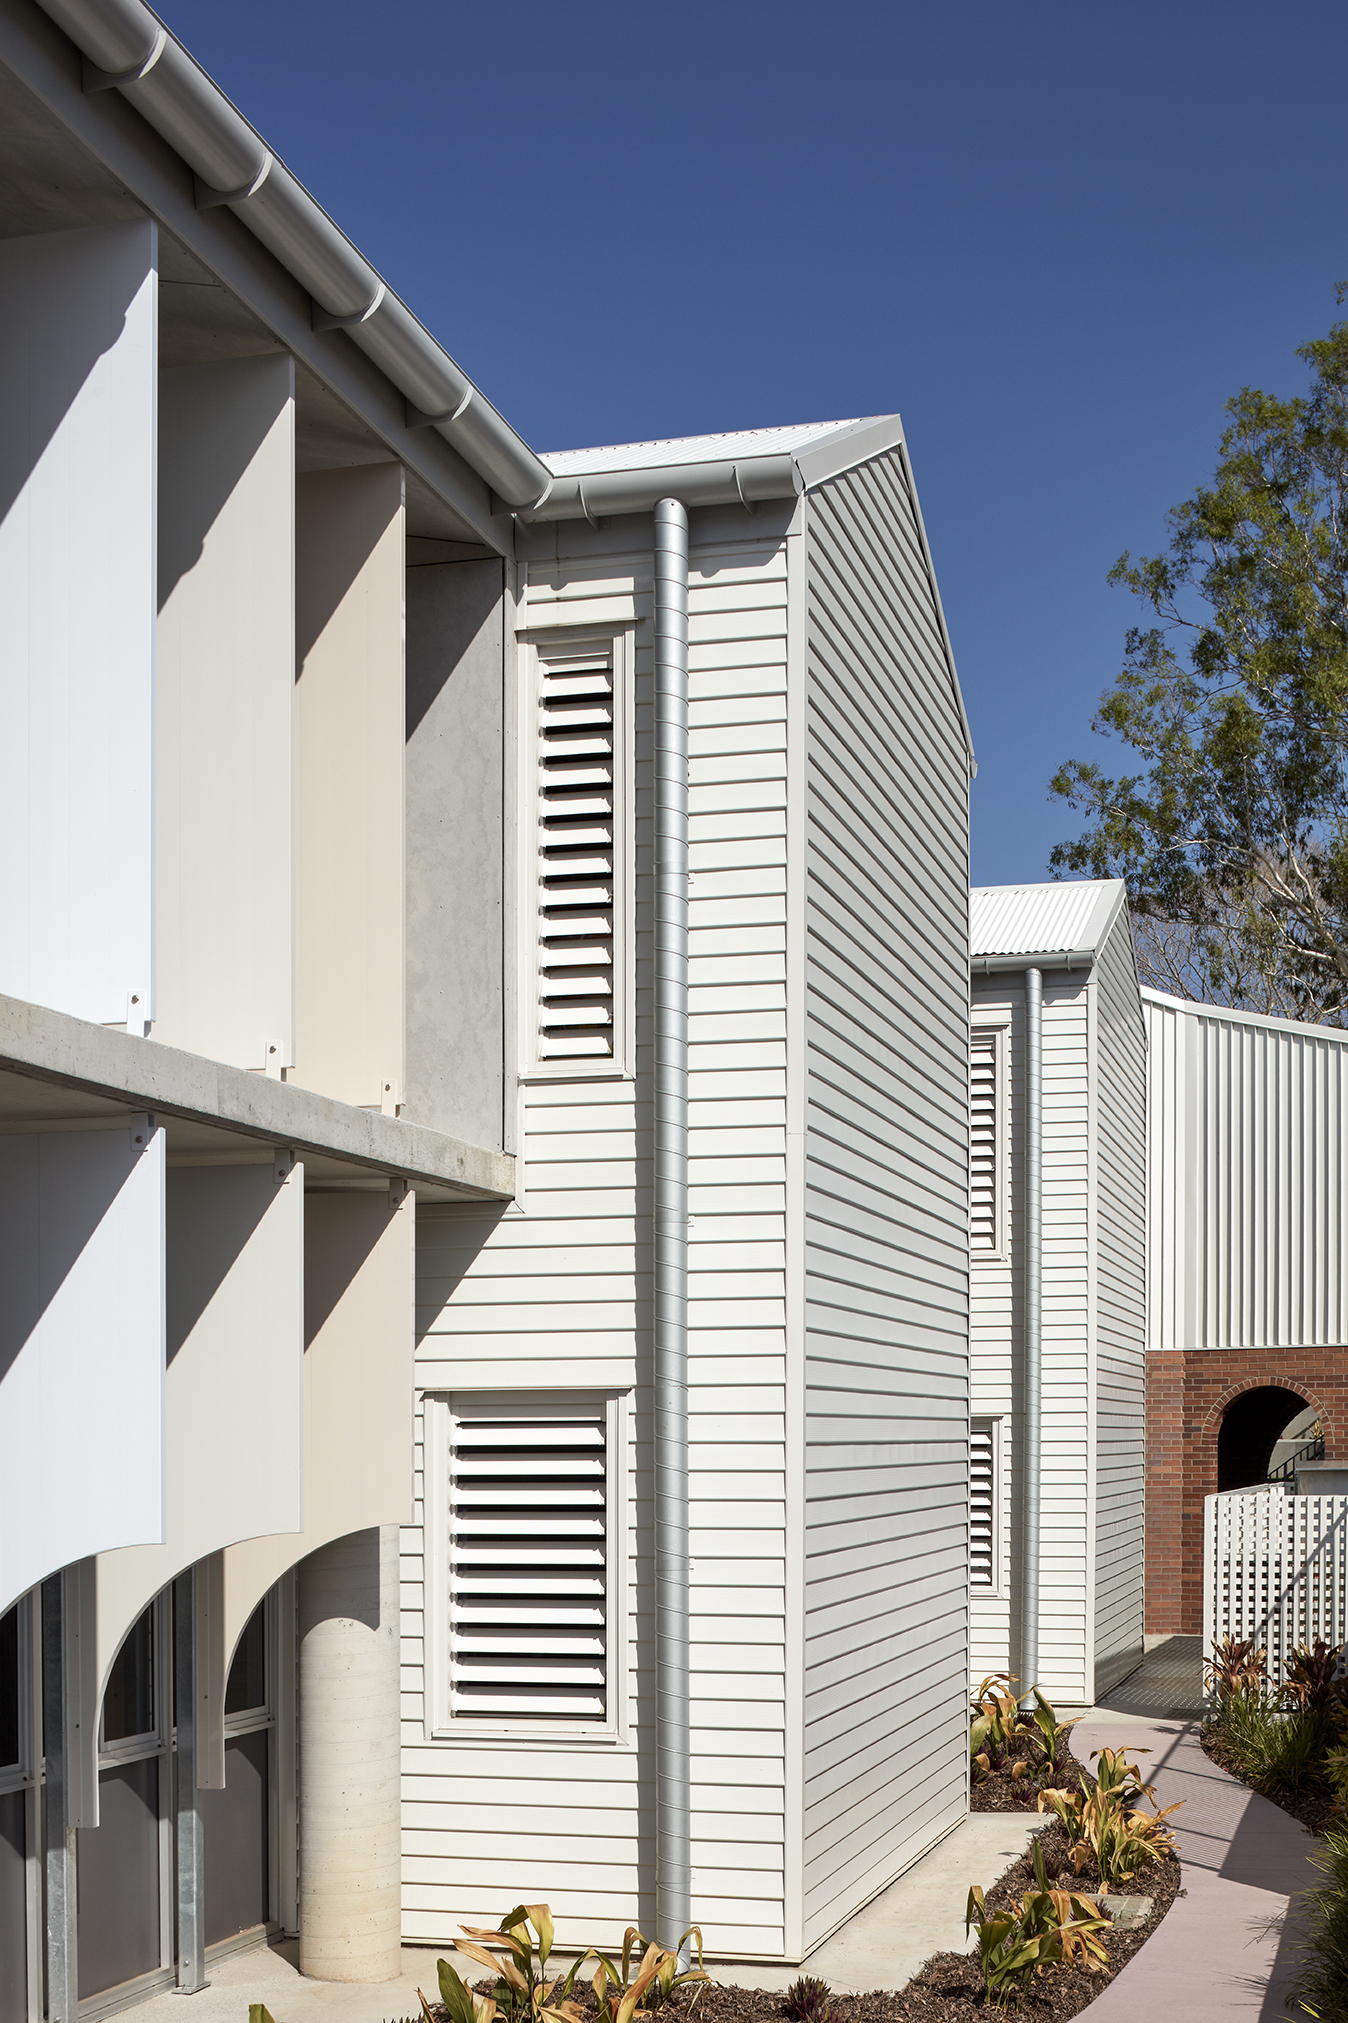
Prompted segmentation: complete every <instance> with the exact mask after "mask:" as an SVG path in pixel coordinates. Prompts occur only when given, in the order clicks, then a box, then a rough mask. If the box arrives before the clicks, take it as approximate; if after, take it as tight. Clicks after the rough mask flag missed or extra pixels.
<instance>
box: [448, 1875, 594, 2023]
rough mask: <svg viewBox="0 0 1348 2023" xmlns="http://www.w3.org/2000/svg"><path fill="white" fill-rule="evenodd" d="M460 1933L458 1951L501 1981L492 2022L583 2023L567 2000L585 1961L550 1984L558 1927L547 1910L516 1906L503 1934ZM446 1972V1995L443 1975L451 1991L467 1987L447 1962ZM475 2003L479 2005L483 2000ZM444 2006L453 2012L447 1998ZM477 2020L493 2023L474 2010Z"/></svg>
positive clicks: (459, 2018) (459, 2022)
mask: <svg viewBox="0 0 1348 2023" xmlns="http://www.w3.org/2000/svg"><path fill="white" fill-rule="evenodd" d="M459 1930H460V1931H461V1932H463V1934H464V1938H463V1939H456V1940H455V1942H454V1943H455V1950H456V1951H457V1952H460V1953H462V1954H464V1956H465V1957H466V1958H467V1959H470V1960H475V1961H476V1962H477V1963H478V1965H479V1966H482V1967H489V1968H490V1969H491V1971H492V1972H493V1973H494V1974H499V1976H500V1979H499V1981H498V1982H497V1984H496V1989H495V2002H494V2004H493V2007H492V2016H494V2015H495V2013H496V2011H497V2009H499V2010H500V2011H501V2012H502V2014H503V2015H504V2016H505V2017H506V2018H507V2019H508V2023H540V2019H541V2023H581V2018H582V2011H581V2010H580V2008H579V2007H578V2006H577V2004H576V2003H574V2002H572V2001H571V2000H570V1999H569V1997H570V1994H571V1989H572V1986H573V1984H574V1982H575V1978H576V1974H577V1971H578V1970H579V1968H580V1967H581V1965H582V1964H583V1957H584V1956H582V1959H580V1960H575V1961H573V1962H572V1965H571V1967H570V1969H569V1971H568V1972H567V1974H566V1975H565V1976H564V1977H563V1976H560V1975H559V1976H558V1977H557V1978H556V1979H554V1980H552V1981H549V1980H548V1979H547V1972H546V1970H547V1964H548V1957H549V1955H550V1954H551V1952H552V1941H553V1937H554V1927H553V1922H552V1912H551V1911H550V1910H549V1908H548V1906H547V1905H546V1904H516V1906H515V1908H514V1909H513V1910H511V1911H507V1912H506V1914H505V1916H504V1917H503V1918H502V1920H501V1925H500V1929H499V1931H494V1932H491V1931H483V1930H481V1929H479V1928H478V1927H476V1926H473V1925H460V1927H459ZM465 1940H466V1941H467V1943H465ZM498 1954H499V1955H500V1958H499V1959H498V1958H497V1955H498ZM442 1968H443V1970H444V1971H443V1972H442V1975H441V1983H440V1987H441V1994H442V1995H444V1991H445V1987H446V1985H447V1984H446V1980H445V1974H448V1976H449V1977H450V1978H449V1982H448V1985H449V1987H450V1988H451V1990H452V1989H453V1986H454V1984H455V1983H456V1982H457V1983H458V1985H459V1987H460V1988H463V1987H464V1984H463V1983H462V1982H460V1981H459V1977H458V1975H457V1974H455V1973H454V1970H453V1968H451V1967H450V1966H449V1964H448V1962H443V1963H442ZM464 1992H465V1993H467V1992H468V1991H467V1990H466V1989H465V1990H464ZM456 1999H457V1997H456ZM471 1999H472V2000H473V2001H474V2003H476V2001H477V2000H478V1999H479V1998H477V1997H472V1998H471ZM445 2005H446V2007H447V2008H448V2007H449V1998H448V1996H445ZM630 2013H631V2012H629V2014H630ZM473 2015H474V2017H476V2018H477V2023H491V2016H482V2015H479V2012H478V2011H477V2010H476V2008H474V2011H473ZM455 2023H472V2019H471V2018H470V2017H468V2016H466V2015H463V2014H462V2013H459V2014H458V2015H456V2017H455ZM622 2023H628V2018H627V2017H624V2018H623V2019H622Z"/></svg>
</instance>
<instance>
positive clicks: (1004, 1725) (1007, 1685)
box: [969, 1672, 1021, 1764]
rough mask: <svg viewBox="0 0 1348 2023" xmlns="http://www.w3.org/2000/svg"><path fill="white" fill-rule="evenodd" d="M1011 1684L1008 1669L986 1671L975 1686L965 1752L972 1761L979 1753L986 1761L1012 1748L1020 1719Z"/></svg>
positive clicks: (1012, 1684)
mask: <svg viewBox="0 0 1348 2023" xmlns="http://www.w3.org/2000/svg"><path fill="white" fill-rule="evenodd" d="M1015 1683H1016V1682H1015V1680H1014V1679H1013V1678H1012V1677H1011V1674H1010V1673H1009V1672H990V1673H989V1674H988V1677H987V1678H986V1679H984V1680H983V1681H982V1683H981V1684H980V1685H979V1686H978V1687H977V1688H976V1689H975V1692H974V1696H973V1700H972V1702H971V1715H972V1718H971V1719H970V1722H969V1754H970V1756H972V1757H973V1758H975V1760H977V1758H978V1757H979V1756H980V1755H981V1756H982V1757H984V1758H985V1759H986V1762H987V1763H988V1764H990V1763H991V1762H992V1760H993V1758H994V1757H996V1756H999V1755H1004V1754H1005V1753H1006V1752H1007V1751H1008V1750H1013V1749H1014V1748H1015V1743H1016V1735H1017V1732H1018V1730H1019V1728H1020V1721H1021V1715H1020V1708H1019V1706H1018V1704H1017V1702H1016V1696H1015V1694H1014V1693H1013V1692H1012V1690H1011V1688H1012V1687H1013V1686H1014V1685H1015Z"/></svg>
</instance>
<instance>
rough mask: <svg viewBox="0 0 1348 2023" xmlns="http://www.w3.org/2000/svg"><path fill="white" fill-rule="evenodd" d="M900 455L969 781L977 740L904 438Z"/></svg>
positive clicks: (973, 773) (975, 766)
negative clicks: (961, 734)
mask: <svg viewBox="0 0 1348 2023" xmlns="http://www.w3.org/2000/svg"><path fill="white" fill-rule="evenodd" d="M898 452H899V455H900V457H901V458H902V459H903V475H904V477H905V479H906V480H907V484H908V496H909V498H910V499H911V500H912V502H913V517H914V519H915V520H916V522H917V537H918V540H919V541H920V542H921V544H922V561H923V566H924V567H925V569H926V571H927V582H928V584H929V586H930V588H931V601H932V605H933V607H934V609H935V612H936V623H937V624H938V625H939V626H940V628H941V645H942V646H943V648H944V649H945V662H946V666H947V667H948V668H949V670H950V686H951V688H952V689H953V690H954V692H955V708H956V709H957V710H958V711H959V720H960V727H961V729H962V730H963V732H964V749H965V752H966V753H967V755H968V759H969V778H970V779H971V780H972V779H976V778H977V776H978V760H977V758H976V757H975V756H974V737H973V732H972V731H971V730H970V728H969V717H968V713H967V711H966V710H965V707H964V693H963V690H962V689H961V688H960V678H959V670H958V668H957V667H956V666H955V649H954V647H953V646H952V645H951V644H950V628H949V626H948V625H947V624H946V622H945V609H944V606H943V605H942V603H941V592H940V589H939V587H938V585H937V581H936V566H935V564H934V563H933V561H932V559H931V543H930V542H929V541H928V539H927V524H926V521H925V520H924V519H923V517H922V501H921V499H919V497H918V495H917V479H916V478H915V477H914V476H913V464H912V459H911V457H910V456H909V454H908V444H907V442H906V440H905V439H904V438H903V437H900V439H899V443H898Z"/></svg>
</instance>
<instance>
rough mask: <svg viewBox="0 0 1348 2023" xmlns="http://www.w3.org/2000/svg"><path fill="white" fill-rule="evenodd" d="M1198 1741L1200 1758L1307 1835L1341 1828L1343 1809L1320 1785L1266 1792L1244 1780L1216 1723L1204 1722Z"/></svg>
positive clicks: (1260, 1785)
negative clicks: (1297, 1824)
mask: <svg viewBox="0 0 1348 2023" xmlns="http://www.w3.org/2000/svg"><path fill="white" fill-rule="evenodd" d="M1199 1741H1200V1742H1201V1743H1202V1745H1203V1754H1204V1755H1205V1756H1206V1757H1208V1759H1209V1760H1210V1761H1211V1762H1213V1763H1215V1764H1217V1765H1218V1767H1219V1768H1220V1769H1222V1770H1224V1771H1225V1772H1226V1774H1227V1776H1228V1777H1234V1778H1235V1780H1236V1782H1237V1784H1243V1785H1244V1786H1245V1789H1246V1790H1247V1791H1255V1792H1257V1793H1258V1794H1259V1796H1260V1797H1261V1798H1266V1799H1267V1800H1268V1802H1269V1804H1270V1805H1276V1806H1277V1807H1278V1809H1279V1810H1280V1811H1281V1812H1287V1813H1290V1814H1291V1816H1292V1818H1293V1819H1295V1820H1299V1821H1300V1823H1301V1824H1302V1826H1304V1827H1305V1828H1306V1831H1307V1832H1308V1833H1313V1834H1315V1835H1316V1836H1317V1837H1318V1836H1319V1835H1321V1834H1323V1832H1324V1830H1325V1828H1326V1827H1327V1826H1330V1825H1337V1826H1341V1825H1342V1824H1343V1809H1342V1807H1341V1806H1340V1805H1339V1803H1338V1801H1337V1799H1336V1798H1335V1796H1334V1794H1333V1792H1332V1791H1329V1790H1328V1789H1326V1787H1325V1786H1324V1785H1308V1786H1306V1787H1305V1788H1304V1789H1302V1790H1301V1791H1285V1790H1282V1789H1280V1788H1273V1789H1269V1788H1266V1787H1265V1786H1264V1785H1262V1784H1252V1783H1251V1781H1250V1779H1249V1778H1248V1777H1245V1776H1243V1775H1242V1772H1241V1767H1240V1765H1239V1764H1238V1763H1236V1762H1235V1760H1234V1759H1233V1757H1232V1752H1231V1750H1230V1749H1229V1748H1228V1747H1227V1745H1226V1738H1225V1736H1224V1735H1223V1733H1222V1728H1221V1724H1220V1723H1219V1722H1216V1721H1205V1722H1204V1724H1203V1726H1202V1728H1201V1729H1200V1730H1199Z"/></svg>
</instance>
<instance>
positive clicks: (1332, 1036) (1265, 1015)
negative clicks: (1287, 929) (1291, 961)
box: [1141, 986, 1348, 1046]
mask: <svg viewBox="0 0 1348 2023" xmlns="http://www.w3.org/2000/svg"><path fill="white" fill-rule="evenodd" d="M1141 996H1142V1002H1143V1003H1144V1004H1154V1005H1160V1006H1161V1007H1162V1009H1163V1010H1165V1011H1181V1012H1188V1013H1189V1014H1190V1015H1191V1016H1192V1017H1194V1018H1205V1019H1223V1020H1225V1021H1226V1022H1227V1023H1228V1024H1230V1025H1237V1026H1256V1027H1258V1029H1259V1030H1260V1031H1261V1032H1280V1033H1300V1034H1301V1035H1302V1037H1303V1038H1306V1037H1309V1038H1312V1039H1317V1040H1333V1042H1334V1043H1335V1045H1336V1046H1348V1027H1344V1026H1313V1025H1311V1024H1310V1023H1309V1022H1308V1021H1304V1020H1302V1019H1284V1018H1278V1017H1276V1016H1275V1014H1274V1013H1272V1012H1247V1011H1235V1010H1233V1009H1232V1008H1231V1007H1230V1006H1229V1005H1224V1004H1206V1003H1204V1002H1202V1001H1201V1000H1200V999H1198V998H1191V997H1172V996H1171V994H1170V992H1169V991H1164V990H1152V989H1150V987H1148V986H1144V987H1143V989H1142V992H1141Z"/></svg>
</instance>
